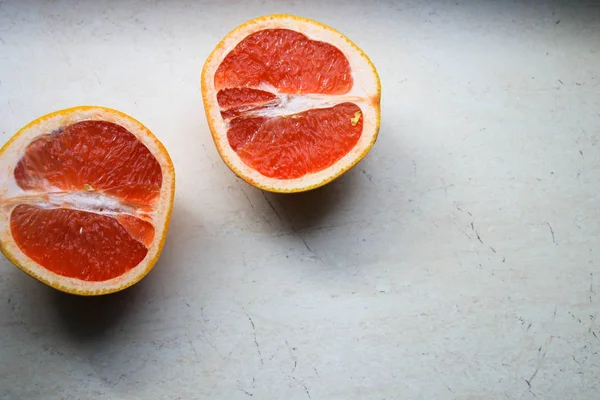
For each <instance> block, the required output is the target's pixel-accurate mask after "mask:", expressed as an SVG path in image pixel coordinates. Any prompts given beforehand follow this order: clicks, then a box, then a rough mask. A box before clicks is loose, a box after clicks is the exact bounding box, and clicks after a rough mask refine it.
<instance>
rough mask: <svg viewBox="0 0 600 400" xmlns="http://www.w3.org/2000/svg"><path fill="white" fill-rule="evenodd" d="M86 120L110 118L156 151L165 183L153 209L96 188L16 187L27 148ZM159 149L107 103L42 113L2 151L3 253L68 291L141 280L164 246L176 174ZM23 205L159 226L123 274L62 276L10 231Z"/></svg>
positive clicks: (109, 287)
mask: <svg viewBox="0 0 600 400" xmlns="http://www.w3.org/2000/svg"><path fill="white" fill-rule="evenodd" d="M85 120H97V121H98V120H99V121H108V122H113V123H116V124H118V125H120V126H122V127H124V128H125V129H127V130H128V131H129V132H131V133H132V134H133V135H135V136H136V137H137V138H138V140H140V142H142V143H143V144H144V145H145V146H146V147H147V148H148V149H149V150H150V152H151V153H152V155H154V157H155V158H156V159H157V161H158V162H159V164H160V166H161V169H162V172H163V181H162V186H161V190H160V194H159V196H158V198H157V201H156V203H155V204H154V205H153V206H152V207H148V206H142V207H139V206H138V205H135V204H128V203H125V202H123V201H121V200H120V199H118V198H116V197H112V196H108V195H105V194H102V193H99V192H96V191H93V188H87V189H88V190H85V188H79V189H78V191H74V192H65V191H64V190H58V189H56V188H52V187H48V188H46V189H45V190H43V191H39V190H38V191H30V190H23V189H22V188H21V187H19V186H18V184H17V182H16V180H15V178H14V168H15V167H16V165H17V163H18V161H19V160H20V159H21V157H22V156H23V154H24V152H25V149H26V148H27V146H28V145H29V144H30V143H31V142H32V141H33V140H34V139H36V138H37V137H39V136H40V135H44V134H48V133H51V132H53V131H56V130H57V129H60V128H64V127H66V126H69V125H72V124H74V123H77V122H80V121H85ZM161 148H162V145H161V144H160V143H159V142H158V140H157V139H156V138H155V137H154V136H152V135H151V134H149V131H148V130H147V129H146V128H145V127H144V126H143V125H141V124H140V123H139V122H137V121H135V120H133V119H131V118H129V117H126V116H125V115H122V114H120V113H118V112H115V111H114V110H109V109H105V108H103V107H85V108H84V107H82V108H79V109H75V110H70V111H69V112H67V113H65V114H62V113H60V114H51V115H50V116H49V117H43V118H42V119H41V120H39V121H38V122H37V123H35V124H33V125H30V126H27V127H26V128H24V130H22V131H21V132H19V133H18V134H17V135H16V136H15V138H13V139H12V141H11V142H9V143H8V144H7V145H6V146H5V147H4V148H3V149H2V152H1V153H0V182H1V184H0V206H1V207H0V241H1V242H2V247H3V251H4V252H5V253H7V255H8V256H9V257H10V258H12V259H14V260H16V261H17V262H18V264H19V265H20V266H21V267H22V268H23V269H24V270H25V271H26V272H28V273H30V274H31V275H33V276H35V277H36V278H38V279H40V280H42V281H43V282H46V283H48V284H50V285H52V286H54V287H57V288H59V289H61V290H65V291H69V292H85V293H86V294H94V292H98V293H100V292H102V293H106V292H111V291H114V290H117V289H119V288H123V287H124V286H128V283H129V282H137V281H138V280H139V279H140V278H141V276H143V275H145V274H146V273H147V272H148V271H147V265H148V263H149V262H150V261H152V260H155V259H156V258H157V256H158V253H159V252H160V250H161V248H160V247H161V240H160V239H161V238H162V237H163V234H164V233H165V230H166V229H167V223H168V217H169V212H170V202H171V201H172V197H173V187H174V174H173V173H172V163H171V161H170V160H169V159H168V156H165V155H164V154H163V152H162V151H161ZM166 172H169V173H166ZM19 204H29V205H34V206H37V207H42V208H59V207H61V208H68V209H74V210H81V211H88V212H94V213H97V214H103V215H112V216H116V215H118V214H130V215H134V216H136V217H139V218H142V219H144V220H147V221H149V222H150V223H152V225H153V226H154V229H155V234H154V238H155V240H154V241H153V242H152V244H151V245H150V247H149V248H148V253H147V254H146V257H145V258H144V260H142V262H140V263H139V264H138V265H137V266H136V267H134V268H132V269H131V270H129V271H127V272H126V273H125V274H123V275H121V276H119V277H116V278H113V279H110V280H107V281H101V282H89V281H82V280H79V279H76V278H68V277H64V276H61V275H57V274H55V273H54V272H52V271H50V270H48V269H46V268H44V267H43V266H41V265H39V264H38V263H36V262H34V261H33V260H31V259H30V258H29V257H27V256H26V255H25V254H24V253H23V252H22V251H21V249H20V248H19V246H18V245H17V244H16V243H15V241H14V239H13V237H12V234H11V232H10V215H11V213H12V211H13V209H14V208H15V207H16V206H17V205H19ZM83 234H84V233H83Z"/></svg>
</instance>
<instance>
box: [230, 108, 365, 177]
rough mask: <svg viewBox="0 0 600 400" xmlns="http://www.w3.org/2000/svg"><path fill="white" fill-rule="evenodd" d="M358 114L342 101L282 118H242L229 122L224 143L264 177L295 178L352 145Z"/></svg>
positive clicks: (355, 139)
mask: <svg viewBox="0 0 600 400" xmlns="http://www.w3.org/2000/svg"><path fill="white" fill-rule="evenodd" d="M360 115H361V112H360V108H359V107H358V106H357V105H356V104H353V103H343V104H338V105H336V106H334V107H331V108H320V109H312V110H308V111H305V112H303V113H299V114H293V115H291V116H285V117H278V118H271V119H267V118H261V117H255V118H247V119H242V120H241V121H239V122H235V123H233V124H232V127H231V129H230V130H229V132H228V139H229V144H230V145H231V147H232V148H233V150H234V151H235V152H237V153H238V155H239V156H240V158H241V159H242V160H243V161H244V162H245V163H246V164H248V165H249V166H251V167H252V168H254V169H256V170H257V171H258V172H260V173H261V174H263V175H265V176H268V177H272V178H278V179H293V178H299V177H302V176H304V175H306V174H309V173H313V172H317V171H320V170H322V169H325V168H327V167H329V166H330V165H333V164H334V163H335V162H336V161H338V160H339V159H341V158H342V157H343V156H344V155H345V154H346V153H348V152H349V151H350V150H351V149H352V148H353V147H354V146H355V145H356V143H357V142H358V139H359V137H360V134H361V132H362V123H361V118H360ZM355 117H358V119H355Z"/></svg>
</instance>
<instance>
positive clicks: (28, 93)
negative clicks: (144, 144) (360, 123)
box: [0, 0, 600, 400]
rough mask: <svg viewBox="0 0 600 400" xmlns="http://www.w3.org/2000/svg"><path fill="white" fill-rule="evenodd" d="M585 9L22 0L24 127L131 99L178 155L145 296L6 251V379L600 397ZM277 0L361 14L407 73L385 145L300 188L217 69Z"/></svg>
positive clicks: (210, 394) (9, 103)
mask: <svg viewBox="0 0 600 400" xmlns="http://www.w3.org/2000/svg"><path fill="white" fill-rule="evenodd" d="M576 3H577V2H566V1H565V2H558V1H553V2H542V1H531V2H527V3H524V2H508V1H494V2H492V1H464V0H456V1H421V2H419V1H412V2H408V1H407V2H401V1H397V2H395V1H378V2H367V1H351V2H339V1H338V2H334V1H332V2H322V3H318V2H317V1H307V2H302V1H285V2H275V1H262V2H245V1H222V2H201V1H199V2H197V1H183V0H178V1H172V2H161V3H159V2H155V1H133V0H128V1H123V2H116V1H95V2H92V1H48V2H42V1H3V2H0V128H1V130H0V138H1V139H2V142H5V141H6V140H7V139H8V138H9V137H10V136H11V135H12V134H13V133H14V132H16V131H17V130H18V129H19V128H20V127H21V126H23V125H24V124H25V123H27V122H29V121H30V120H32V119H34V118H36V117H38V116H40V115H43V114H45V113H48V112H50V111H53V110H56V109H60V108H65V107H70V106H74V105H78V104H98V105H105V106H109V107H114V108H118V109H120V110H122V111H124V112H126V113H128V114H130V115H133V116H135V117H136V118H138V119H139V120H140V121H142V122H143V123H144V124H146V125H147V126H148V127H149V128H150V129H151V130H153V131H154V133H155V134H156V135H157V136H158V137H159V138H160V139H161V140H162V141H163V142H164V144H165V145H166V147H167V148H168V149H169V151H170V154H171V156H172V158H173V159H174V162H175V167H176V169H177V173H178V175H177V198H176V204H175V209H174V214H173V220H172V224H171V230H170V234H169V237H168V241H167V243H166V246H165V249H164V253H163V257H162V258H161V260H160V262H159V263H158V265H157V266H156V268H155V269H154V271H153V272H152V273H151V274H150V275H149V276H148V277H146V278H145V280H143V281H142V282H141V283H140V284H138V285H137V286H135V287H134V288H132V289H130V290H127V291H125V292H122V293H120V294H117V295H111V296H107V297H102V298H78V297H73V296H68V295H64V294H61V293H58V292H56V291H53V290H51V289H49V288H46V287H44V286H43V285H42V284H39V283H38V282H36V281H34V280H33V279H30V278H29V277H27V276H26V275H24V274H23V273H21V272H20V271H19V270H17V269H16V268H14V267H12V266H11V265H10V264H9V263H8V262H7V261H6V260H4V259H2V261H0V398H1V399H9V400H13V399H31V400H37V399H40V400H41V399H44V400H45V399H57V400H58V399H97V400H101V399H144V400H146V399H161V400H162V399H164V400H166V399H228V400H235V399H248V398H249V397H253V398H256V399H309V398H310V399H312V400H317V399H327V400H333V399H340V400H341V399H361V400H362V399H378V400H383V399H388V400H389V399H437V400H442V399H461V400H474V399H527V398H533V397H534V396H537V398H539V399H557V400H559V399H560V400H562V399H590V400H592V399H598V398H600V383H599V382H600V368H599V365H600V355H599V351H600V325H599V323H598V321H597V318H598V317H600V313H599V311H600V297H599V295H598V293H600V268H599V266H598V257H599V255H598V254H599V252H600V246H599V240H600V207H599V206H598V193H599V189H600V165H599V160H600V149H599V146H597V142H598V135H599V127H600V90H599V89H600V87H599V84H598V83H599V81H600V73H599V71H600V69H599V68H600V67H599V66H600V19H599V10H598V7H597V6H594V5H593V4H594V3H592V2H588V3H587V4H589V5H588V6H583V5H581V6H578V5H576ZM580 3H583V2H580ZM274 12H287V13H293V14H299V15H303V16H306V17H309V18H314V19H317V20H320V21H321V22H324V23H327V24H329V25H332V26H334V27H336V28H338V29H340V30H341V31H343V32H344V33H346V34H347V35H348V36H349V37H350V38H351V39H353V40H354V41H355V42H356V43H357V44H358V45H359V46H361V47H362V48H363V49H364V50H365V52H367V53H368V54H369V55H370V57H371V58H372V60H373V61H374V63H375V65H376V66H377V67H378V69H379V71H380V75H381V79H382V84H383V102H382V115H383V122H382V125H381V131H380V139H379V141H378V143H377V145H376V146H375V147H374V149H373V151H372V152H371V154H370V155H369V156H368V157H367V158H366V159H365V160H364V162H362V163H361V164H359V165H358V166H357V167H356V168H355V169H353V170H352V171H351V172H350V173H348V174H347V175H345V176H344V177H343V178H341V179H339V180H338V181H336V182H334V183H332V184H331V185H329V186H327V187H326V188H324V189H321V190H318V191H314V192H311V193H307V194H302V195H297V196H276V195H271V194H264V193H262V192H260V191H258V190H256V189H253V188H252V187H250V186H248V185H246V184H245V183H243V182H241V181H239V180H237V179H236V178H235V177H234V175H233V174H232V173H230V171H229V170H228V169H227V167H226V166H225V165H224V164H223V163H222V162H221V160H220V158H219V156H218V154H217V152H216V150H215V148H214V146H213V143H212V140H211V137H210V134H209V132H208V128H207V124H206V122H205V119H204V112H203V108H202V100H201V94H200V89H199V76H200V71H201V68H202V65H203V62H204V60H205V58H206V57H207V56H208V54H209V52H210V51H211V50H212V48H213V47H214V46H215V45H216V44H217V42H218V41H219V40H220V39H221V38H222V37H223V36H224V35H225V34H226V33H227V32H229V31H230V30H231V29H233V28H234V27H235V26H237V25H238V24H240V23H242V22H244V21H245V20H247V19H250V18H252V17H255V16H258V15H261V14H269V13H274Z"/></svg>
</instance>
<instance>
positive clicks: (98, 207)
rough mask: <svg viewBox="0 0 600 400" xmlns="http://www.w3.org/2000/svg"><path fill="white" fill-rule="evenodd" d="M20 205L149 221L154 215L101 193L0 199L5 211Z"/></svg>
mask: <svg viewBox="0 0 600 400" xmlns="http://www.w3.org/2000/svg"><path fill="white" fill-rule="evenodd" d="M20 204H27V205H32V206H33V205H34V206H37V207H40V208H43V209H58V208H66V209H70V210H78V211H86V212H90V213H94V214H101V215H106V216H116V215H121V214H129V215H132V216H135V217H138V218H141V219H148V218H149V217H150V216H151V214H153V211H145V210H144V209H145V208H146V209H147V208H148V207H149V206H146V205H136V204H131V203H125V202H123V201H121V200H119V199H117V198H114V197H111V196H107V195H105V194H101V193H88V192H50V193H36V194H24V195H18V196H13V197H7V198H0V206H1V207H2V208H3V209H4V210H7V209H12V208H14V207H16V206H18V205H20Z"/></svg>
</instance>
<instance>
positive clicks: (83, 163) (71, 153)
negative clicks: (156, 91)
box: [0, 107, 175, 295]
mask: <svg viewBox="0 0 600 400" xmlns="http://www.w3.org/2000/svg"><path fill="white" fill-rule="evenodd" d="M174 193H175V172H174V169H173V163H172V162H171V159H170V158H169V155H168V153H167V151H166V149H165V148H164V146H163V145H162V144H161V143H160V142H159V141H158V139H156V137H154V135H153V134H152V133H151V132H150V131H149V130H148V129H147V128H146V127H144V126H143V125H142V124H141V123H139V122H138V121H136V120H135V119H133V118H131V117H129V116H127V115H125V114H123V113H121V112H119V111H116V110H112V109H108V108H103V107H76V108H70V109H66V110H62V111H57V112H55V113H52V114H48V115H46V116H43V117H41V118H39V119H36V120H35V121H33V122H31V123H29V124H28V125H26V126H25V127H24V128H22V129H21V130H20V131H19V132H17V133H16V134H15V135H14V136H13V137H12V138H11V139H10V140H9V141H8V143H6V144H5V145H4V147H2V149H0V249H1V250H2V253H4V255H5V256H6V257H7V258H8V259H9V260H10V261H11V262H12V263H13V264H15V265H16V266H17V267H19V268H21V269H22V270H23V271H25V272H26V273H28V274H29V275H31V276H33V277H35V278H37V279H38V280H40V281H42V282H44V283H46V284H47V285H49V286H52V287H54V288H56V289H59V290H62V291H65V292H69V293H74V294H80V295H99V294H105V293H111V292H116V291H119V290H122V289H124V288H126V287H129V286H131V285H133V284H135V283H136V282H138V281H139V280H140V279H142V278H143V277H144V276H145V275H146V274H147V273H148V272H149V271H150V269H152V267H153V266H154V264H155V262H156V260H157V259H158V257H159V255H160V252H161V250H162V247H163V244H164V241H165V237H166V234H167V228H168V225H169V218H170V215H171V209H172V206H173V197H174Z"/></svg>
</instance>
